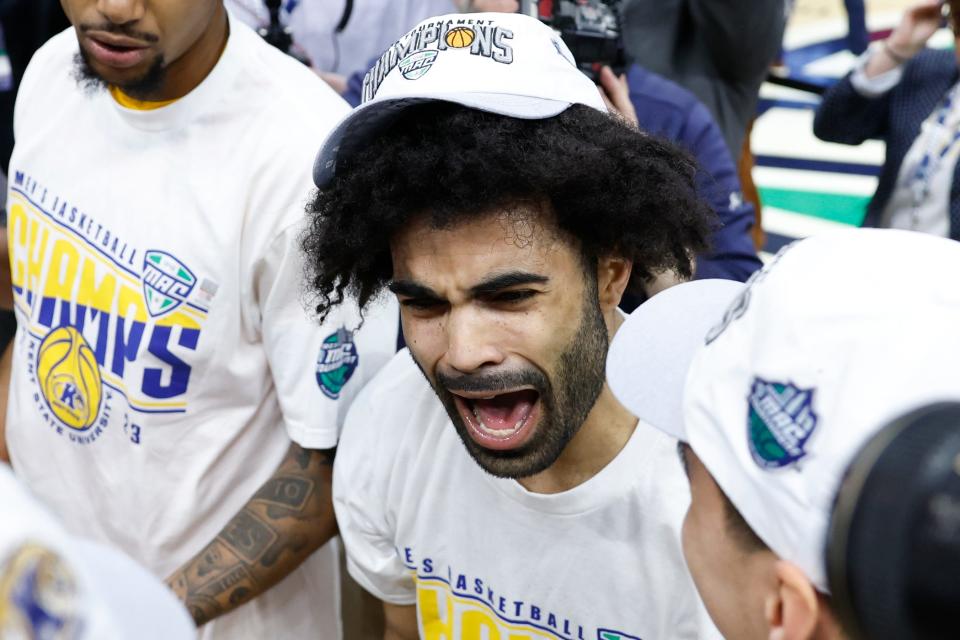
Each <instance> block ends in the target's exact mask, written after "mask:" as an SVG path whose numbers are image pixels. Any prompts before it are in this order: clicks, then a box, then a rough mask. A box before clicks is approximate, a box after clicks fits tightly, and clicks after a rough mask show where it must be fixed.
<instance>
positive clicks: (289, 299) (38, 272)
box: [7, 20, 397, 638]
mask: <svg viewBox="0 0 960 640" xmlns="http://www.w3.org/2000/svg"><path fill="white" fill-rule="evenodd" d="M230 29H231V34H230V38H229V41H228V43H227V45H226V48H225V50H224V52H223V55H222V57H221V59H220V61H219V62H218V64H217V65H216V67H215V68H214V69H213V70H212V71H211V73H210V74H209V76H208V77H207V78H206V79H205V80H204V81H203V82H202V83H201V84H200V86H198V87H197V88H196V89H194V90H193V91H192V92H191V93H190V94H188V95H187V96H185V97H183V98H182V99H180V100H178V101H176V102H174V103H172V104H169V105H167V106H164V107H162V108H159V109H154V110H149V111H147V110H140V111H137V110H132V109H127V108H124V107H122V106H120V105H119V104H118V103H116V102H115V101H114V100H113V98H112V97H111V96H110V94H109V93H108V92H107V91H105V90H103V89H100V90H95V89H85V88H83V87H81V86H79V85H78V83H77V81H76V80H75V78H74V57H75V55H76V53H77V50H78V46H77V39H76V35H75V34H74V32H73V31H72V30H69V31H67V32H64V33H62V34H60V35H58V36H56V37H55V38H53V39H52V40H51V41H50V42H49V43H47V44H46V45H45V46H44V47H43V48H42V49H41V50H40V51H39V52H37V54H36V56H35V57H34V59H33V61H32V62H31V64H30V66H29V68H28V70H27V73H26V75H25V77H24V80H23V83H22V86H21V89H20V94H19V96H18V100H17V107H16V114H15V134H16V141H17V144H16V148H15V150H14V155H13V158H12V160H11V169H10V175H9V198H8V220H9V222H8V233H9V245H10V260H11V268H12V278H13V285H14V297H15V303H16V313H17V322H18V325H19V326H18V330H17V331H18V332H17V336H16V339H15V351H14V356H13V369H12V381H11V393H10V400H9V408H8V414H7V439H8V444H9V448H10V453H11V456H12V462H13V466H14V469H15V471H16V472H17V473H18V475H20V476H21V477H22V478H23V479H24V480H25V482H26V483H27V484H28V485H29V486H30V488H31V489H32V490H33V491H34V492H35V493H36V494H37V495H38V496H39V497H40V498H42V499H43V500H44V501H45V502H46V503H47V504H49V505H50V506H51V507H52V508H53V510H54V511H55V513H56V514H57V515H58V516H59V517H60V518H62V519H63V521H64V522H65V524H66V525H67V527H68V529H70V530H71V531H73V532H76V533H80V534H83V535H85V536H90V537H93V538H95V539H98V540H104V541H110V542H111V543H113V544H116V545H118V546H119V547H120V548H121V549H123V550H124V551H125V552H126V553H128V554H129V555H130V556H132V557H133V558H135V559H136V560H138V561H139V562H141V563H143V564H144V565H145V566H147V567H148V568H149V569H150V570H151V571H153V572H154V573H155V574H156V575H157V576H158V577H161V578H165V577H167V576H168V575H169V574H170V573H171V572H172V571H174V570H175V569H176V568H178V567H179V566H180V565H181V564H182V563H183V562H185V561H186V560H188V559H189V558H191V557H192V556H193V555H195V554H196V553H198V552H200V551H201V550H202V549H203V548H204V547H205V545H206V544H207V543H209V542H210V541H211V540H213V538H214V536H215V535H216V534H217V533H218V532H219V531H220V529H221V528H222V527H223V526H224V525H225V524H226V523H227V522H228V521H229V520H230V518H231V517H232V516H233V515H235V514H236V513H237V511H238V510H239V509H240V508H241V507H242V506H243V504H244V503H245V502H246V501H247V500H248V499H249V498H250V497H251V496H252V495H253V494H254V492H255V491H256V490H257V489H258V488H259V487H260V485H261V484H263V483H264V482H265V481H266V479H267V478H269V477H270V476H271V475H272V473H273V471H274V470H275V469H276V467H277V466H278V464H279V463H280V461H281V460H282V458H283V456H284V454H285V452H286V451H287V449H288V447H289V445H290V440H291V439H292V440H294V441H296V442H297V443H299V444H300V445H302V446H304V447H306V448H311V449H322V448H328V447H333V446H335V445H336V443H337V440H338V436H339V430H340V429H339V427H340V424H341V423H342V419H343V417H344V416H345V412H346V408H347V406H348V405H349V403H350V401H351V399H352V398H353V396H354V395H355V394H356V392H357V391H359V389H360V387H362V386H363V384H364V382H365V380H366V379H368V378H369V377H370V376H371V375H372V374H373V372H375V371H376V370H377V369H378V368H379V367H380V366H381V365H382V364H383V363H385V362H386V361H387V360H388V359H389V357H390V356H391V355H392V354H393V352H394V350H395V343H396V330H397V312H396V307H395V304H394V303H392V302H389V303H388V302H384V303H382V304H380V305H379V306H374V308H373V309H371V311H370V312H368V314H367V318H366V322H365V324H364V325H363V327H362V329H360V330H359V331H356V332H355V331H354V330H355V329H356V327H357V326H358V315H357V313H356V312H355V310H353V309H351V308H349V306H347V307H346V308H344V309H342V310H338V311H337V312H335V313H334V314H332V316H331V317H330V318H329V319H328V320H327V322H326V323H325V324H324V326H323V327H319V326H318V325H317V323H316V322H315V320H314V319H313V318H311V317H310V316H309V314H308V313H307V311H306V310H305V306H304V296H303V295H302V285H303V283H304V275H303V258H302V256H301V254H300V251H299V248H298V243H297V240H298V234H299V233H300V231H301V228H302V225H303V221H304V206H305V204H306V202H307V201H308V199H309V197H310V194H311V191H312V187H313V184H312V179H311V171H312V165H313V158H314V155H315V153H316V151H317V149H318V148H319V145H320V143H321V141H322V139H323V137H324V135H325V134H326V132H327V131H328V130H329V129H330V127H332V126H333V124H334V123H335V122H336V121H337V120H338V119H339V118H340V117H342V116H343V115H344V113H346V111H347V106H346V104H345V103H344V102H343V101H342V100H341V99H340V98H339V97H338V96H337V95H335V94H334V93H333V91H332V90H330V89H329V88H328V87H327V86H326V85H325V84H324V83H323V82H321V81H320V80H319V79H318V78H317V77H316V76H315V75H314V74H313V73H312V72H311V71H310V70H309V69H307V68H306V67H303V66H302V65H300V64H299V63H297V62H296V61H294V60H292V59H290V58H288V57H286V56H284V55H283V54H281V53H280V52H278V51H276V50H275V49H273V48H272V47H270V46H269V45H267V44H266V43H264V42H262V41H261V39H260V38H259V37H258V36H257V35H256V34H254V33H253V32H252V31H250V29H249V28H247V27H246V26H244V25H242V24H241V23H239V22H236V21H235V20H231V25H230ZM335 551H336V550H335V549H334V548H333V545H328V546H327V548H326V549H324V550H321V551H320V552H318V553H316V554H314V555H313V556H312V557H311V558H310V559H309V560H308V561H307V562H306V563H305V564H304V565H303V566H302V567H301V568H300V569H298V570H297V571H295V572H294V573H293V574H291V575H290V576H288V577H287V578H286V579H285V580H284V581H283V582H281V583H280V584H279V585H277V586H276V587H274V588H273V589H271V590H270V591H268V592H267V593H266V594H264V595H262V596H260V597H258V598H256V599H255V600H254V601H253V602H251V603H250V604H248V605H245V606H243V607H241V608H240V609H239V610H238V611H236V612H234V613H231V614H228V615H226V616H224V617H222V618H220V619H218V620H215V621H214V622H213V623H211V624H210V625H208V626H207V627H205V628H204V637H229V638H263V637H271V638H302V637H305V636H306V635H308V634H309V635H311V637H323V638H336V637H339V635H340V634H339V613H338V607H339V593H338V591H337V580H336V579H337V573H336V563H335Z"/></svg>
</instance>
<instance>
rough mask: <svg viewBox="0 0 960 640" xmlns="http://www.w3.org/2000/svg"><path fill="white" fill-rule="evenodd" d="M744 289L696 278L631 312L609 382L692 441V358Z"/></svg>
mask: <svg viewBox="0 0 960 640" xmlns="http://www.w3.org/2000/svg"><path fill="white" fill-rule="evenodd" d="M743 289H744V284H743V283H741V282H736V281H734V280H694V281H693V282H687V283H684V284H681V285H677V286H674V287H670V288H669V289H665V290H664V291H661V292H660V293H658V294H657V295H655V296H653V297H652V298H650V299H649V300H647V301H646V302H644V303H643V304H642V305H641V306H640V307H638V308H637V309H636V310H635V311H634V312H633V313H632V314H630V316H628V317H627V319H626V321H625V322H624V323H623V325H621V327H620V329H618V330H617V333H616V335H615V336H614V338H613V342H612V343H611V345H610V352H609V354H608V356H607V383H608V384H609V385H610V390H611V391H613V394H614V395H615V396H616V397H617V399H618V400H619V401H620V404H622V405H623V406H624V407H626V408H627V409H628V410H629V411H630V412H631V413H632V414H633V415H635V416H637V417H638V418H640V419H641V420H643V421H644V422H646V423H647V424H650V425H653V426H655V427H656V428H658V429H660V430H661V431H664V432H666V433H667V434H669V435H671V436H673V437H674V438H676V439H677V440H682V441H684V442H686V440H687V436H686V433H685V431H684V428H683V386H684V382H685V381H686V379H687V372H688V371H689V370H690V362H691V361H692V360H693V356H694V355H695V354H696V352H697V350H698V349H699V348H700V346H701V345H702V344H703V337H704V336H705V335H707V332H708V331H709V330H710V329H711V327H713V326H714V325H715V324H716V323H717V318H719V317H721V316H722V315H723V312H724V310H725V309H726V308H727V307H729V306H730V302H731V301H732V300H733V299H734V298H735V297H736V296H737V295H738V294H739V293H740V292H742V291H743ZM665 329H669V330H665Z"/></svg>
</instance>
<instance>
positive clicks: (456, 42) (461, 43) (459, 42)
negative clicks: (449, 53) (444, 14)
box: [444, 27, 477, 49]
mask: <svg viewBox="0 0 960 640" xmlns="http://www.w3.org/2000/svg"><path fill="white" fill-rule="evenodd" d="M476 37H477V35H476V34H475V33H474V32H473V29H471V28H470V27H454V28H453V29H450V31H447V35H446V37H445V38H444V41H445V42H446V43H447V46H448V47H450V48H452V49H465V48H466V47H469V46H470V45H471V44H473V40H474V38H476Z"/></svg>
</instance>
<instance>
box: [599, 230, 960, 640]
mask: <svg viewBox="0 0 960 640" xmlns="http://www.w3.org/2000/svg"><path fill="white" fill-rule="evenodd" d="M892 255H896V256H897V257H898V259H897V260H895V261H894V260H890V256H892ZM921 262H922V263H923V264H924V265H925V266H926V267H927V273H928V277H927V278H924V279H920V280H918V279H917V278H915V277H914V275H913V274H911V273H910V272H908V271H907V270H904V269H903V268H902V265H903V264H904V263H921ZM958 269H960V246H958V245H957V244H955V243H953V242H949V241H946V240H944V239H941V238H933V237H930V236H926V235H922V234H915V233H909V232H903V231H892V230H847V231H843V232H839V233H835V234H828V235H823V236H819V237H815V238H811V239H808V240H804V241H801V242H798V243H795V244H793V245H790V246H789V247H788V248H786V249H784V250H783V251H782V252H781V253H780V254H778V256H777V257H776V258H775V259H774V261H773V262H772V263H771V264H770V265H768V266H767V267H765V268H764V270H763V271H762V272H760V273H758V274H757V276H756V277H755V278H754V279H752V280H751V282H750V283H748V284H747V285H746V286H743V285H738V284H735V283H730V282H723V281H719V280H714V281H701V282H693V283H688V284H681V285H678V286H677V287H674V288H672V289H669V290H667V291H665V292H663V293H662V294H659V295H658V296H656V297H654V298H653V299H651V300H650V301H649V302H648V303H647V304H645V305H644V306H642V307H640V308H639V309H638V310H637V311H636V312H634V313H633V314H632V315H631V316H630V318H629V319H628V320H627V322H626V323H625V324H624V326H623V327H622V328H621V330H620V332H619V333H618V334H617V336H616V337H615V339H614V341H613V344H612V346H611V350H610V356H609V358H608V361H607V375H608V381H609V384H610V388H611V390H612V391H613V393H614V395H615V396H616V397H617V398H618V399H619V400H620V401H621V402H622V403H623V404H624V406H626V407H627V408H628V409H629V410H630V411H631V412H632V413H634V414H635V415H637V416H638V417H639V418H640V419H641V421H644V422H647V423H649V424H651V425H653V426H654V427H656V428H658V429H660V430H662V431H664V432H666V433H667V434H669V435H671V436H673V437H675V438H676V439H677V440H678V441H679V442H680V445H679V447H678V449H679V452H680V456H681V459H682V463H683V466H684V468H685V470H686V472H687V476H688V478H689V480H690V486H691V496H692V500H691V505H690V508H689V511H688V513H687V515H686V519H685V521H684V525H683V533H682V537H683V548H684V555H685V557H686V560H687V564H688V566H689V567H690V571H691V573H692V575H693V577H694V581H695V582H696V584H697V589H698V591H699V592H700V595H701V596H702V597H703V599H704V603H705V604H706V606H707V609H708V610H709V612H710V615H711V617H712V618H713V620H714V622H715V623H716V624H717V626H718V628H719V629H720V631H721V632H722V633H723V635H724V636H725V637H727V638H737V639H738V640H748V639H754V638H755V639H758V640H759V639H761V638H776V639H778V640H801V639H809V638H816V639H828V638H847V637H851V638H869V639H870V640H887V639H888V638H889V639H894V638H916V639H921V640H927V639H939V638H954V637H956V629H955V625H954V624H953V621H952V614H951V613H950V612H951V611H952V612H955V611H956V609H957V606H958V605H960V589H958V583H957V581H956V568H957V566H958V563H960V409H958V407H960V405H958V404H956V402H957V401H958V400H960V383H958V381H957V377H956V376H955V375H954V373H953V372H954V370H955V368H956V363H957V361H958V360H960V336H958V334H957V331H956V326H957V323H958V321H960V293H958V291H957V289H956V288H955V287H952V286H951V284H952V281H953V275H952V274H954V273H956V272H957V270H958ZM891 290H893V291H897V292H898V299H897V301H896V303H895V304H893V303H891V301H890V297H889V292H890V291H891ZM671 389H672V392H671V391H670V390H671ZM945 401H949V402H952V403H953V404H949V405H947V404H939V405H937V404H935V403H944V402H945ZM931 405H932V406H931ZM909 412H914V413H909ZM903 416H906V417H903ZM887 425H889V426H887Z"/></svg>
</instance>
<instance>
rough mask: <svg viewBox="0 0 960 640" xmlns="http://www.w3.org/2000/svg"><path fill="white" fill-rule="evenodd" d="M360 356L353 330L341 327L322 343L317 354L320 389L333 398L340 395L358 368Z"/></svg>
mask: <svg viewBox="0 0 960 640" xmlns="http://www.w3.org/2000/svg"><path fill="white" fill-rule="evenodd" d="M359 362H360V356H359V355H357V346H356V345H355V344H354V343H353V332H352V331H347V329H346V328H345V327H340V328H339V329H337V330H336V331H335V332H334V333H331V334H330V335H329V336H327V337H326V339H325V340H324V341H323V344H322V345H320V355H318V356H317V384H318V385H320V391H322V392H323V395H325V396H327V397H328V398H330V399H331V400H336V399H337V398H339V397H340V392H341V391H342V390H343V387H344V386H345V385H346V384H347V382H349V381H350V378H351V377H352V376H353V372H354V371H356V369H357V364H359Z"/></svg>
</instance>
